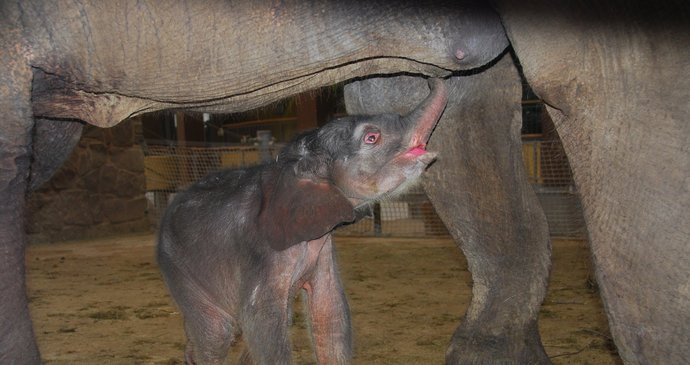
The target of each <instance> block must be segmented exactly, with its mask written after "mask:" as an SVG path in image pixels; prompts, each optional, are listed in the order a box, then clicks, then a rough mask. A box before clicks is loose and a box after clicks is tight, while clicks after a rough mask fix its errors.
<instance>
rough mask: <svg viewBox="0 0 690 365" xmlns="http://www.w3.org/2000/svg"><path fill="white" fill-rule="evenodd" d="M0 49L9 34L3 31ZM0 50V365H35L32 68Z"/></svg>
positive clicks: (36, 349) (37, 359)
mask: <svg viewBox="0 0 690 365" xmlns="http://www.w3.org/2000/svg"><path fill="white" fill-rule="evenodd" d="M1 28H2V27H0V31H2V30H4V31H3V32H2V33H4V34H3V35H2V37H1V38H0V49H2V50H8V49H16V48H20V47H21V46H20V45H14V44H12V45H8V44H5V43H10V42H11V41H12V39H13V33H12V31H10V30H7V29H1ZM13 55H14V56H16V54H9V53H8V52H0V64H2V65H3V71H2V72H0V110H1V111H2V113H3V114H2V116H0V118H2V119H0V131H1V132H0V202H2V204H0V364H38V363H40V359H39V354H38V348H37V346H36V342H35V340H34V336H33V329H32V328H31V319H30V318H29V309H28V302H27V296H26V284H25V276H24V275H25V268H24V251H25V248H26V238H25V235H24V221H23V219H24V215H23V213H24V205H25V201H24V196H25V194H26V188H27V181H28V176H29V163H30V162H29V161H30V153H31V151H30V149H29V148H30V147H29V146H30V143H31V128H32V124H33V123H32V113H31V106H30V105H31V104H30V91H31V68H30V67H29V66H28V63H26V60H25V59H23V58H20V59H17V58H15V57H12V56H13Z"/></svg>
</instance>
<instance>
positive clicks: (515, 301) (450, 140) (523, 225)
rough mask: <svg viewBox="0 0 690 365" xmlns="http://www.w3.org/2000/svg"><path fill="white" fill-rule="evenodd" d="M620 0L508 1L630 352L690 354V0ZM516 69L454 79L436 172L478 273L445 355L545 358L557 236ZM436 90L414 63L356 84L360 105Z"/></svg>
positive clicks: (437, 142)
mask: <svg viewBox="0 0 690 365" xmlns="http://www.w3.org/2000/svg"><path fill="white" fill-rule="evenodd" d="M619 5H621V6H619V7H615V6H613V4H611V3H607V4H606V5H604V4H601V3H596V2H593V3H585V2H570V3H568V6H566V7H560V8H559V7H554V6H553V2H550V1H547V2H511V1H505V2H503V3H500V4H497V9H498V10H499V13H500V14H501V18H502V20H503V23H504V25H505V27H506V31H507V34H508V36H509V39H510V41H511V44H512V46H513V48H514V50H515V53H516V54H517V57H518V58H519V61H520V64H521V65H522V68H523V71H524V75H525V77H526V78H527V80H528V81H529V83H530V84H531V86H532V87H533V89H534V90H535V91H536V92H537V93H538V94H539V95H540V97H541V98H542V99H543V100H544V101H545V103H546V104H547V110H548V113H549V114H550V116H551V117H552V119H553V120H554V123H555V125H556V129H557V131H558V133H559V135H560V137H561V139H562V141H563V144H564V147H565V150H566V152H567V154H568V158H569V160H570V164H571V166H572V170H573V174H574V179H575V183H576V185H577V188H578V190H579V192H580V195H581V197H582V204H583V207H584V213H585V219H586V222H587V227H588V230H589V238H590V243H591V248H592V254H593V259H594V264H595V270H596V277H597V281H598V283H599V286H600V288H601V294H602V298H603V303H604V306H605V310H606V313H607V315H608V318H609V324H610V328H611V332H612V335H613V338H614V340H615V343H616V346H617V347H618V350H619V354H620V356H621V358H622V359H623V361H624V362H625V363H627V364H639V363H642V364H682V363H686V362H687V359H688V358H690V337H689V336H688V335H687V333H688V332H689V331H690V271H689V270H688V267H689V265H690V224H688V222H690V199H689V198H690V193H689V192H688V190H689V188H690V185H689V183H690V178H689V176H690V154H689V153H688V151H689V150H688V146H689V142H688V141H690V123H689V117H688V115H690V103H689V102H688V101H689V100H690V82H689V81H688V78H687V77H686V76H685V75H687V74H688V73H689V72H690V32H689V31H690V23H688V22H687V16H688V8H687V7H686V6H671V5H670V4H664V5H663V6H660V5H659V4H655V5H647V6H639V4H630V3H627V2H626V3H621V4H619ZM635 5H637V7H635ZM676 5H678V4H676ZM518 82H519V79H518V72H517V69H516V68H515V67H514V66H512V62H511V61H510V60H502V61H501V62H499V63H498V64H497V65H496V66H494V67H492V68H489V69H488V70H486V71H485V72H481V73H477V74H473V75H465V76H461V77H452V78H450V79H449V80H448V81H447V84H449V85H450V89H451V92H450V95H451V97H450V100H449V107H448V108H447V109H446V112H445V113H444V116H443V119H442V120H441V121H440V122H439V126H437V129H436V131H435V133H434V134H433V135H432V138H431V141H430V143H429V144H430V148H432V149H436V150H439V151H440V156H441V157H440V158H439V161H438V162H437V163H436V164H435V165H434V166H432V167H431V169H430V171H429V173H428V175H427V177H428V179H427V180H426V182H425V187H426V189H427V192H428V193H429V195H430V198H431V200H432V202H433V203H434V206H435V208H436V210H437V211H438V212H439V214H440V215H441V217H442V218H443V220H444V222H445V223H446V225H447V226H448V227H449V229H450V232H451V233H452V234H453V236H454V237H455V239H456V240H457V242H458V243H459V244H460V246H461V248H462V249H463V250H464V252H465V255H466V256H467V260H468V264H469V267H470V271H472V276H473V280H474V287H473V294H474V295H473V298H472V302H471V304H470V307H469V309H468V312H467V314H466V316H465V318H464V319H463V323H462V324H461V326H460V327H459V328H458V329H457V330H456V332H455V334H454V337H453V341H452V343H451V346H450V348H449V351H448V353H447V358H446V359H447V362H448V363H466V362H468V359H469V362H473V363H503V362H502V360H503V357H508V358H510V359H512V360H515V359H521V360H518V361H516V362H517V363H535V362H546V361H547V360H546V359H545V357H544V356H543V354H540V353H539V351H538V350H539V347H538V346H534V341H535V340H538V336H537V334H536V316H537V314H536V313H535V310H536V309H537V308H538V303H540V301H541V300H542V298H543V295H544V291H545V286H543V285H542V284H543V283H544V281H543V280H545V278H546V273H547V268H546V266H547V263H548V257H547V255H546V254H545V252H546V249H547V247H548V245H545V244H543V243H540V242H541V241H540V240H539V238H541V237H542V236H541V235H540V234H539V233H540V230H541V229H542V228H543V224H542V220H541V219H537V218H538V216H539V215H540V214H538V213H536V212H535V211H534V210H533V208H534V207H535V203H534V197H533V194H532V192H531V191H530V189H529V188H528V187H526V184H525V182H524V178H523V177H522V175H523V172H522V166H520V162H518V160H519V157H518V156H517V155H518V153H519V152H518V151H519V148H520V142H519V136H518V129H519V125H520V124H519V121H518V120H515V118H516V117H515V115H516V113H518V112H519V111H518V110H516V109H515V105H516V100H518V99H519V93H520V90H519V85H518ZM424 90H425V89H424V84H423V82H421V81H418V80H417V81H415V80H410V79H406V78H388V79H370V80H365V81H361V82H356V83H352V84H350V85H348V88H347V89H346V101H347V102H348V111H349V112H354V113H362V112H372V113H374V112H375V113H381V112H386V111H388V112H391V111H396V112H400V113H405V112H406V111H407V110H408V108H409V106H410V105H414V102H415V101H418V100H421V99H422V98H423V96H424V92H425V91H424ZM501 105H502V106H501ZM506 105H508V108H506ZM511 120H512V123H511ZM535 222H536V223H537V224H536V225H534V224H535ZM535 303H536V305H535ZM487 349H492V350H494V352H492V353H489V352H487ZM506 355H507V356H506Z"/></svg>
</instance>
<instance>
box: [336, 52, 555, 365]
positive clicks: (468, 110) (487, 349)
mask: <svg viewBox="0 0 690 365" xmlns="http://www.w3.org/2000/svg"><path fill="white" fill-rule="evenodd" d="M446 86H447V88H448V90H449V101H448V106H447V107H446V110H445V112H444V114H443V117H442V119H441V121H440V122H439V124H438V125H437V127H436V130H435V131H434V133H433V135H432V136H431V140H430V141H429V144H428V146H429V150H432V151H438V152H439V157H438V160H437V161H436V163H435V164H433V165H432V166H431V167H430V168H429V171H427V174H426V181H425V183H424V185H425V188H426V190H427V193H428V195H429V198H430V199H431V201H432V203H433V204H434V207H435V208H436V211H437V212H438V214H439V215H440V217H441V219H442V220H443V221H444V223H445V224H446V226H447V227H448V230H449V231H450V233H451V234H452V235H453V238H454V239H455V240H456V242H458V244H459V246H460V248H461V249H462V250H463V252H464V253H465V256H466V258H467V262H468V266H469V270H470V271H471V273H472V278H473V282H474V283H473V289H472V293H473V298H472V302H471V304H470V306H469V308H468V310H467V313H466V314H465V317H464V319H463V321H462V323H461V325H460V327H459V328H458V330H457V331H456V332H455V335H454V336H453V339H452V343H451V345H450V348H449V349H448V352H447V361H448V363H449V364H475V363H476V364H504V363H505V364H513V363H514V364H535V363H536V364H548V363H550V362H549V359H548V357H547V356H546V353H545V352H544V349H543V347H542V345H541V341H540V338H539V333H538V331H537V315H538V312H539V307H540V305H541V302H542V301H543V299H544V297H545V295H546V285H547V280H548V274H549V268H550V253H551V249H550V241H549V235H548V229H547V226H546V218H545V216H544V213H543V211H542V210H541V207H540V205H539V202H538V201H537V198H536V196H535V195H534V192H533V190H532V187H531V186H530V185H529V183H528V182H527V179H526V175H525V171H524V166H523V162H522V143H521V138H520V128H521V121H520V117H519V116H520V115H521V110H520V99H521V83H520V79H519V75H518V72H517V70H516V69H515V66H514V65H513V62H512V60H511V59H510V57H509V56H504V57H503V59H501V60H500V61H498V62H497V63H496V64H495V65H493V66H492V67H490V68H489V69H487V70H486V71H484V72H481V73H477V74H474V75H470V76H462V77H453V78H451V79H449V80H446ZM425 92H426V83H425V81H424V80H423V79H419V78H414V77H398V78H387V79H370V80H365V81H361V82H356V83H353V84H350V85H348V87H347V88H346V92H345V100H346V104H347V107H348V112H350V113H381V112H396V113H399V114H405V113H407V112H408V111H409V109H410V108H411V107H412V106H414V105H416V104H417V103H418V102H419V101H420V100H422V99H423V98H424V96H425Z"/></svg>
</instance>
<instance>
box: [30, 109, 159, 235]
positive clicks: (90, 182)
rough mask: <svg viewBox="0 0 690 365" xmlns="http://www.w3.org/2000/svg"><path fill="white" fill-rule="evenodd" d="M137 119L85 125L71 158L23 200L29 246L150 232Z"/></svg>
mask: <svg viewBox="0 0 690 365" xmlns="http://www.w3.org/2000/svg"><path fill="white" fill-rule="evenodd" d="M141 139H142V138H141V121H140V120H137V119H134V120H127V121H125V122H123V123H120V124H118V125H117V126H115V127H113V128H108V129H102V128H96V127H93V126H88V125H87V126H85V127H84V132H83V134H82V137H81V140H80V141H79V144H78V146H77V147H75V149H74V151H73V152H72V155H71V156H70V158H69V159H68V160H67V161H66V162H65V164H64V165H63V166H62V167H61V168H60V169H59V170H58V171H57V172H56V173H55V175H54V176H53V177H52V178H51V179H50V181H48V182H47V183H45V184H44V185H43V186H42V187H41V188H40V189H38V190H37V191H35V192H33V193H31V194H30V195H29V197H28V209H27V210H28V217H27V218H28V221H27V230H28V233H29V235H30V237H31V240H32V241H33V242H39V241H59V240H70V239H81V238H95V237H102V236H108V235H114V234H121V233H127V232H139V231H146V230H149V229H150V223H149V221H148V219H147V216H146V199H145V198H144V193H145V178H144V154H143V152H142V149H141V145H140V142H141Z"/></svg>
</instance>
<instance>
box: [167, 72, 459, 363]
mask: <svg viewBox="0 0 690 365" xmlns="http://www.w3.org/2000/svg"><path fill="white" fill-rule="evenodd" d="M429 86H430V88H431V93H430V95H429V96H428V97H427V99H426V100H425V101H424V102H422V104H421V105H419V106H418V107H417V108H416V109H415V110H414V111H412V112H411V113H410V114H409V115H407V116H404V117H401V116H398V115H392V114H384V115H376V116H349V117H344V118H341V119H337V120H335V121H332V122H330V123H328V124H327V125H325V126H323V127H322V128H320V129H317V130H313V131H310V132H306V133H304V134H302V135H300V136H298V137H297V138H296V139H295V140H294V141H293V142H291V143H290V144H289V145H287V146H286V147H285V148H284V149H283V150H282V151H281V152H280V154H279V156H278V158H277V159H276V161H275V162H271V163H268V164H264V165H260V166H256V167H252V168H248V169H242V170H227V171H220V172H217V173H214V174H211V175H209V176H208V177H206V178H204V179H203V180H201V181H199V182H197V183H196V184H194V185H193V186H192V187H190V188H189V190H187V191H185V192H183V193H180V194H178V196H177V197H176V198H175V200H174V201H173V202H172V204H171V205H170V207H169V208H168V210H167V211H166V213H165V216H164V218H163V221H162V223H161V227H160V233H159V237H158V262H159V264H160V268H161V270H162V272H163V277H164V278H165V282H166V284H167V286H168V288H169V290H170V293H171V294H172V297H173V298H174V299H175V301H176V302H177V305H178V306H179V308H180V311H181V312H182V314H183V316H184V325H185V332H186V335H187V339H188V341H187V348H186V353H185V356H186V360H187V363H190V364H219V363H222V362H223V361H224V359H225V357H226V356H227V354H228V350H229V348H230V346H231V345H232V344H233V343H234V342H235V341H236V339H237V336H238V335H240V334H241V335H242V338H243V339H244V341H245V344H246V350H245V351H244V352H243V354H242V355H241V357H240V362H241V363H247V364H266V365H276V364H289V363H290V359H291V348H290V341H289V338H288V323H289V322H290V315H291V314H290V313H291V308H290V303H291V299H292V298H294V296H295V295H296V293H297V291H298V290H300V289H305V290H306V293H307V298H308V312H309V320H310V323H311V326H310V328H311V331H312V337H313V342H314V348H315V352H316V358H317V360H318V362H319V363H320V364H348V363H350V362H351V360H352V333H351V327H350V314H349V308H348V305H347V301H346V298H345V294H344V292H343V286H342V284H341V282H340V277H339V275H338V269H337V266H336V262H335V253H334V248H333V243H332V240H331V232H332V231H333V229H334V228H336V227H337V226H338V225H341V224H343V223H348V222H353V221H354V220H355V219H356V217H357V216H358V215H359V210H360V209H362V208H365V207H366V205H367V204H369V203H371V202H372V201H374V200H377V199H381V198H384V197H386V196H391V195H394V194H397V193H400V192H402V190H403V189H404V187H405V186H406V185H408V184H406V183H407V182H410V181H411V180H414V179H415V178H417V177H419V176H420V175H421V174H422V172H423V171H424V170H425V168H426V166H427V165H428V164H429V163H430V162H431V161H432V160H433V159H434V158H435V156H436V154H435V153H430V152H427V151H426V148H425V147H426V141H427V140H428V138H429V135H430V134H431V131H432V130H433V128H434V126H435V125H436V122H437V121H438V119H439V117H440V115H441V113H442V112H443V110H444V108H445V105H446V101H447V95H446V89H445V87H444V85H443V82H442V81H441V80H438V79H432V80H430V82H429Z"/></svg>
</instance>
